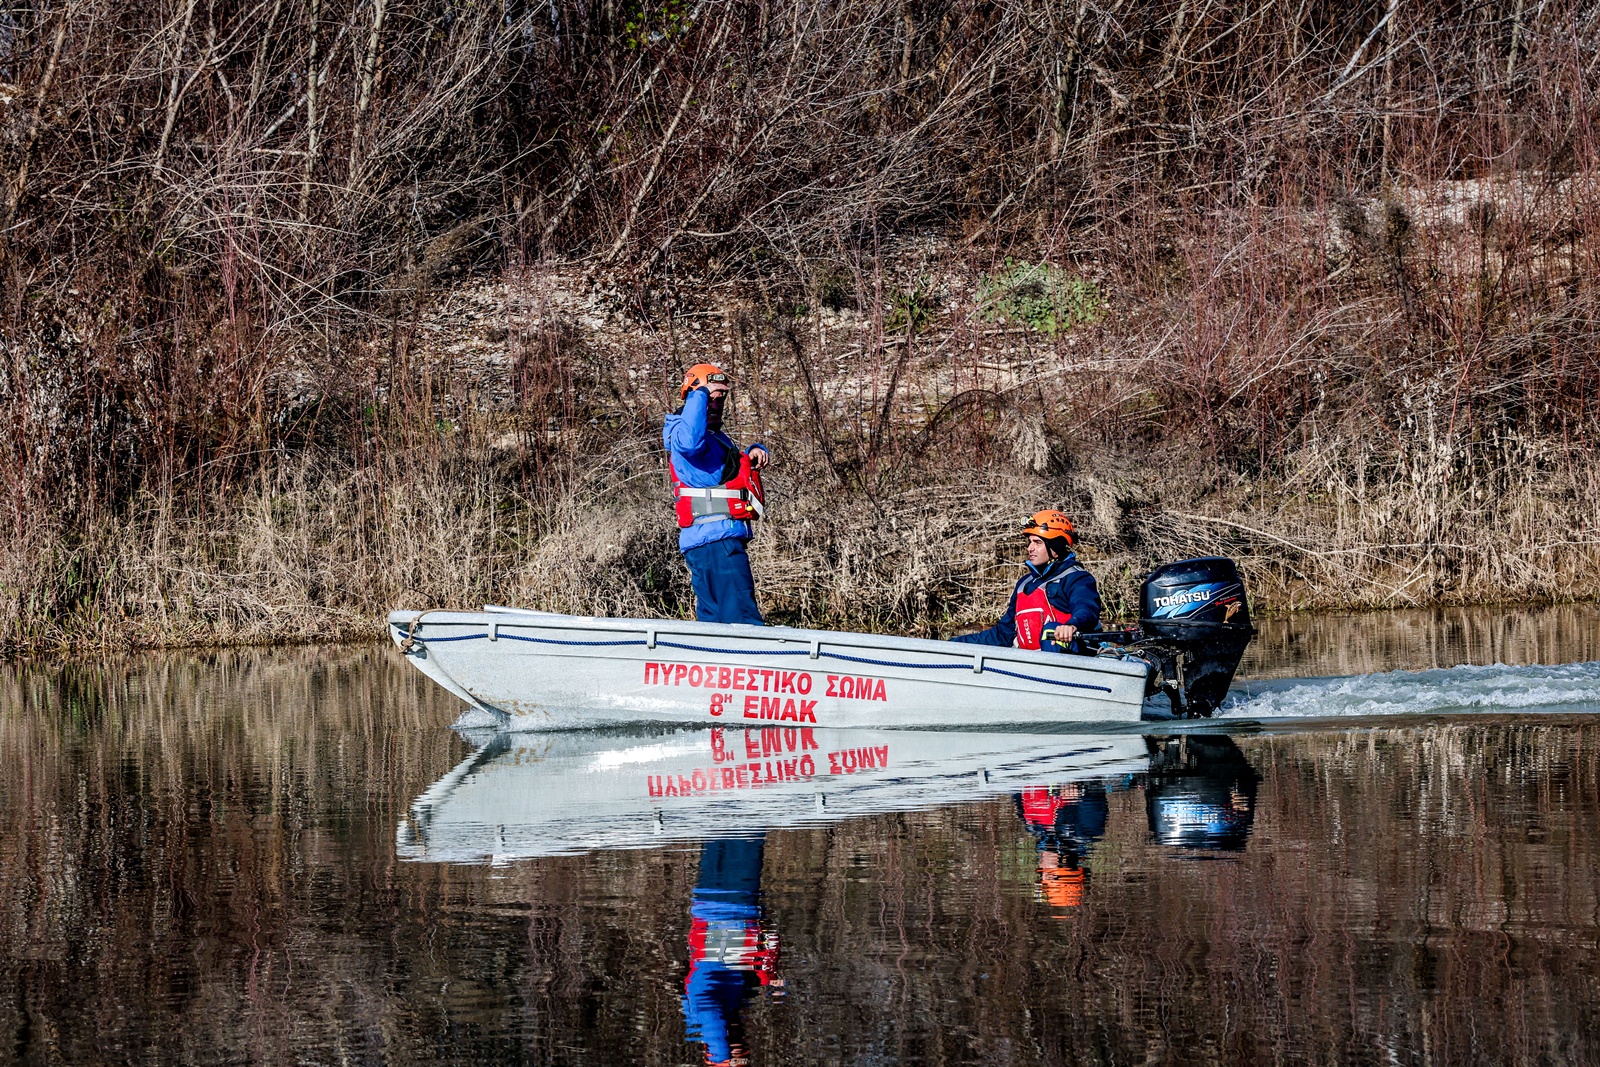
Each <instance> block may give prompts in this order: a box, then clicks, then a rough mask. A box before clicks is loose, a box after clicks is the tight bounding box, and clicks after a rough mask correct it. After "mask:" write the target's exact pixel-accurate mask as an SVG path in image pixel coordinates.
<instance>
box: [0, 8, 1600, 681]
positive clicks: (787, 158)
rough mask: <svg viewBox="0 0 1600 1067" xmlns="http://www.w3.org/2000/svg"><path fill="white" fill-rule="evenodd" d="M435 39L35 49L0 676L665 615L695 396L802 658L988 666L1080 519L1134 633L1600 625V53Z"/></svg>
mask: <svg viewBox="0 0 1600 1067" xmlns="http://www.w3.org/2000/svg"><path fill="white" fill-rule="evenodd" d="M446 8H447V9H446ZM446 8H435V7H434V6H430V5H429V4H428V3H427V2H424V0H419V2H416V3H413V2H411V0H405V2H400V0H385V2H381V3H374V4H366V3H360V4H333V5H332V6H331V7H330V6H327V5H322V4H312V5H310V6H309V8H304V6H303V5H297V4H293V3H291V4H288V5H279V4H273V5H267V6H262V7H250V8H241V9H239V10H237V11H235V10H232V9H229V10H226V11H224V10H221V9H218V10H215V11H213V10H211V9H206V10H204V11H202V10H201V9H200V8H198V7H196V6H195V5H194V4H192V3H191V4H189V5H188V6H187V7H186V8H185V9H184V10H185V14H183V16H182V17H180V18H172V17H169V16H168V15H166V14H163V13H161V12H159V11H156V10H155V9H150V10H148V11H146V10H144V9H138V10H134V9H129V10H128V11H127V12H125V13H123V14H124V15H125V16H126V17H125V18H124V17H122V16H121V15H118V16H117V17H113V15H112V13H110V9H105V10H102V9H101V8H82V7H80V6H73V5H68V6H65V7H62V8H59V9H56V8H50V7H40V8H38V9H37V10H33V9H30V11H29V13H28V15H27V18H25V19H23V20H22V21H20V22H18V23H17V25H16V27H15V28H14V31H15V32H12V33H10V34H9V35H8V36H4V37H3V39H0V155H3V157H4V167H0V170H3V171H4V172H5V173H6V174H8V175H9V178H8V179H7V181H6V183H5V187H4V190H3V197H0V418H3V425H4V426H5V429H6V432H5V433H3V434H0V534H3V536H0V603H3V604H4V605H5V607H6V610H5V611H4V612H3V614H0V650H4V651H6V652H11V653H19V652H29V651H38V650H45V649H61V648H81V647H129V646H134V647H147V646H159V645H175V644H215V643H233V642H256V641H312V640H327V639H343V638H353V637H370V636H372V635H374V634H375V633H376V632H377V631H378V629H379V627H380V625H381V619H382V617H383V615H384V613H385V612H386V611H387V610H388V609H390V608H392V607H394V606H397V605H401V604H406V605H467V606H472V605H476V604H479V603H482V602H484V601H513V602H517V603H521V604H526V605H529V606H534V607H542V608H549V609H554V610H565V611H578V612H583V613H606V614H666V615H674V614H685V613H687V611H688V610H689V589H688V583H687V580H686V575H685V573H684V571H683V569H682V566H681V561H680V560H679V559H678V558H677V555H676V552H675V550H674V540H673V537H674V530H673V527H672V525H671V520H670V518H669V515H668V511H667V508H666V490H665V478H664V471H663V466H662V462H661V455H660V451H659V443H658V442H659V433H660V423H661V419H662V417H663V415H664V414H665V413H666V412H667V411H668V410H670V409H671V407H672V406H673V405H674V404H675V403H676V393H675V389H676V385H677V383H678V382H679V381H680V380H681V377H682V374H683V371H684V369H685V368H686V367H687V366H689V365H691V364H693V363H696V362H701V361H712V362H716V363H719V364H722V365H724V366H725V367H726V368H727V369H728V370H729V371H730V372H731V373H732V374H733V375H734V376H735V377H736V378H737V379H738V382H739V386H738V390H737V400H736V402H735V405H734V409H733V411H732V414H731V418H730V428H731V429H732V430H733V431H734V432H735V433H736V434H738V435H739V436H740V437H741V438H743V439H746V440H749V439H752V438H758V437H759V438H761V439H762V440H764V441H766V442H767V443H768V444H770V445H771V446H772V450H773V453H774V455H775V456H776V457H777V462H778V466H777V467H775V468H774V470H773V473H772V478H771V482H772V492H773V508H772V518H771V521H770V522H769V523H767V524H766V526H765V528H764V530H763V533H762V536H761V537H760V538H759V539H758V541H757V543H756V546H755V548H754V551H753V556H754V563H755V567H756V571H757V576H758V579H759V581H760V583H761V589H762V592H763V597H764V603H765V605H766V607H767V610H768V611H769V613H770V614H771V616H772V617H773V619H774V620H775V621H782V622H792V623H798V624H802V625H812V626H827V627H848V628H855V629H868V630H878V629H881V630H890V631H895V632H908V633H917V634H926V633H937V632H943V631H946V630H948V629H950V628H956V627H962V626H968V625H974V624H977V623H979V622H983V621H986V620H987V619H989V618H991V617H992V616H993V615H994V614H995V613H996V612H997V611H998V610H999V609H1000V606H1001V604H1002V603H1003V600H1004V597H1005V594H1006V592H1007V590H1008V589H1009V587H1010V584H1011V580H1012V576H1013V575H1014V573H1015V570H1016V558H1017V552H1016V548H1015V541H1014V537H1015V531H1016V529H1017V526H1018V524H1019V522H1020V521H1021V519H1022V517H1023V516H1025V515H1027V514H1029V513H1031V512H1033V511H1035V510H1037V509H1038V508H1039V507H1041V506H1045V505H1050V506H1056V507H1060V508H1063V509H1065V510H1066V511H1068V512H1069V513H1071V514H1072V515H1073V516H1074V517H1075V518H1076V519H1077V520H1078V522H1079V525H1080V527H1081V529H1082V533H1083V555H1084V558H1085V560H1086V561H1087V562H1088V563H1089V564H1090V565H1091V566H1092V567H1094V568H1095V570H1096V572H1097V573H1098V574H1099V575H1100V576H1101V579H1102V585H1103V587H1104V588H1105V591H1106V596H1107V599H1108V601H1109V604H1110V606H1111V608H1112V609H1113V611H1119V612H1120V611H1125V610H1126V608H1127V606H1128V602H1129V599H1130V597H1131V595H1132V592H1133V590H1134V589H1135V588H1136V585H1137V580H1138V576H1139V574H1140V573H1141V572H1142V571H1144V570H1145V569H1146V568H1147V567H1149V566H1150V565H1152V564H1154V563H1157V562H1160V561H1164V560H1169V559H1173V558H1177V557H1181V556H1186V555H1193V554H1199V553H1212V552H1218V553H1224V554H1227V555H1230V556H1234V557H1237V558H1239V559H1240V561H1241V563H1242V564H1243V566H1244V568H1245V571H1246V574H1247V576H1248V579H1249V581H1250V583H1251V586H1252V589H1253V590H1254V591H1255V595H1256V598H1257V603H1258V604H1259V605H1260V606H1261V607H1262V608H1263V609H1264V610H1267V611H1296V610H1350V609H1368V608H1386V607H1396V606H1417V605H1430V604H1467V603H1495V602H1508V601H1509V602H1517V601H1538V602H1559V601H1581V600H1586V599H1591V598H1593V597H1594V596H1595V595H1596V593H1597V591H1600V459H1597V456H1600V327H1597V325H1596V324H1600V284H1597V281H1596V279H1600V175H1597V173H1596V166H1595V162H1596V160H1597V159H1600V138H1597V137H1596V134H1595V130H1596V129H1600V127H1597V126H1596V125H1595V124H1594V123H1593V122H1592V121H1591V119H1592V116H1593V115H1594V114H1596V113H1600V87H1597V83H1596V81H1595V79H1594V78H1593V77H1592V74H1591V72H1592V71H1594V70H1595V69H1596V64H1597V63H1600V54H1597V53H1600V44H1597V42H1600V35H1596V34H1593V33H1589V32H1588V27H1589V24H1590V22H1592V21H1593V14H1592V12H1590V11H1588V9H1586V8H1583V7H1582V6H1581V5H1571V4H1567V3H1552V4H1547V5H1541V6H1540V7H1539V8H1538V10H1537V11H1534V12H1528V11H1525V10H1524V8H1523V5H1522V4H1520V3H1517V4H1514V5H1513V4H1511V3H1510V2H1509V0H1507V3H1506V4H1488V5H1483V6H1479V7H1477V8H1474V9H1473V10H1472V11H1471V12H1469V13H1467V14H1463V13H1462V12H1461V11H1460V10H1458V8H1457V7H1455V6H1450V5H1438V4H1428V3H1419V4H1408V5H1406V7H1405V10H1404V12H1401V11H1400V9H1399V8H1398V7H1394V6H1390V7H1389V8H1387V9H1381V8H1373V9H1372V10H1370V11H1363V12H1360V13H1358V14H1357V15H1351V14H1350V13H1349V12H1345V11H1343V10H1335V9H1333V8H1328V9H1326V10H1322V9H1313V8H1309V7H1305V6H1304V5H1301V6H1299V7H1293V8H1283V9H1281V10H1280V9H1278V8H1276V7H1273V6H1271V5H1268V6H1266V7H1262V8H1260V9H1259V10H1252V11H1250V12H1246V13H1243V14H1240V13H1235V12H1232V11H1231V9H1227V8H1226V7H1225V6H1219V5H1217V4H1207V5H1202V6H1201V7H1200V8H1195V7H1194V5H1192V4H1190V3H1188V2H1186V0H1185V2H1179V3H1172V2H1170V0H1149V2H1141V3H1137V4H1133V5H1131V6H1124V7H1120V8H1116V9H1115V10H1110V9H1108V10H1106V11H1100V10H1098V9H1096V10H1091V9H1090V8H1086V7H1083V6H1082V5H1076V6H1075V5H1070V4H1060V3H1048V4H1045V5H1044V7H1043V8H1040V7H1039V6H1038V5H1037V4H1031V3H1030V4H1017V3H1012V2H1009V0H1006V2H1001V3H998V4H993V5H985V6H983V7H981V8H966V7H961V6H959V5H957V6H953V7H945V6H941V5H939V4H934V5H932V6H928V5H925V4H921V3H915V4H912V5H910V6H909V7H908V6H906V5H903V4H902V5H892V4H891V5H877V6H873V5H872V4H870V3H848V4H844V5H834V6H826V5H824V6H816V5H812V4H809V3H806V2H804V0H802V2H799V3H797V4H794V5H791V6H790V8H788V9H786V13H782V14H779V15H776V16H774V15H773V14H772V12H770V11H769V10H768V8H766V7H762V6H759V5H758V6H756V7H749V6H738V5H732V6H729V5H721V6H718V5H709V6H702V7H697V8H695V9H694V11H693V12H682V11H678V10H677V9H676V8H675V7H674V6H673V5H670V4H669V5H667V6H666V7H665V8H662V9H661V10H660V11H655V10H653V9H652V10H651V11H650V12H641V13H638V14H637V17H635V16H634V15H628V14H626V13H624V12H623V10H622V9H621V8H617V7H616V6H615V5H600V6H599V7H598V8H596V7H594V6H593V5H572V4H567V3H561V2H558V3H556V4H554V5H552V6H551V7H550V10H549V14H550V16H551V18H550V20H549V21H548V23H547V22H546V21H545V20H544V19H543V18H542V17H537V18H536V17H535V16H534V15H533V13H532V12H531V10H522V9H516V10H513V8H504V10H502V9H501V8H499V7H492V6H491V7H474V8H471V9H470V10H468V9H458V7H456V6H450V5H446ZM1502 8H1504V9H1505V10H1502ZM19 17H20V16H19ZM197 19H198V20H199V21H196V20H197ZM201 23H204V24H205V25H204V26H202V25H201ZM335 24H337V25H338V26H339V27H340V28H339V29H338V30H337V31H335V30H334V29H333V27H334V25H335ZM1402 25H1403V27H1404V29H1403V30H1402V29H1401V27H1402ZM202 40H203V41H205V42H207V43H206V44H205V45H204V46H203V49H202V46H201V45H199V43H198V42H200V41H202ZM1380 42H1382V43H1380ZM197 50H199V51H197ZM308 71H315V73H314V74H308V73H307V72H308ZM802 72H806V73H804V74H803V76H802ZM816 72H831V73H829V74H828V76H826V77H821V76H820V75H816ZM978 72H982V76H981V77H979V76H977V73H978ZM1263 86H1270V87H1271V89H1270V91H1265V92H1264V91H1262V87H1263Z"/></svg>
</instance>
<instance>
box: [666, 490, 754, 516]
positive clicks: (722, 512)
mask: <svg viewBox="0 0 1600 1067" xmlns="http://www.w3.org/2000/svg"><path fill="white" fill-rule="evenodd" d="M678 495H679V496H682V497H688V498H689V513H690V514H691V515H693V516H694V517H695V522H697V523H698V522H699V521H700V520H701V519H702V518H722V517H723V516H731V515H732V514H733V509H732V508H731V507H729V506H728V504H729V501H732V500H742V501H744V502H745V503H746V504H748V505H749V507H750V510H751V511H753V512H755V513H756V517H757V518H761V517H763V516H765V515H766V513H767V509H766V508H764V507H762V506H761V501H759V500H757V499H756V498H755V494H753V493H751V492H749V491H748V490H745V489H724V488H722V487H721V486H720V485H719V486H714V487H712V488H709V489H696V488H694V487H692V486H687V485H683V486H679V487H678ZM735 521H743V520H735Z"/></svg>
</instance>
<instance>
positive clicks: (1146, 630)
mask: <svg viewBox="0 0 1600 1067" xmlns="http://www.w3.org/2000/svg"><path fill="white" fill-rule="evenodd" d="M1139 629H1140V631H1141V635H1142V636H1141V640H1139V641H1138V642H1137V643H1136V645H1135V646H1134V647H1133V648H1131V649H1130V651H1133V652H1135V653H1137V654H1139V655H1140V656H1141V657H1142V658H1144V659H1146V660H1148V661H1149V662H1150V663H1151V664H1152V665H1153V666H1154V667H1155V668H1156V670H1155V671H1154V672H1152V674H1151V681H1150V687H1149V691H1148V693H1147V695H1154V694H1155V693H1156V692H1165V693H1166V694H1167V697H1168V698H1169V699H1170V700H1171V701H1172V713H1173V715H1175V716H1177V717H1179V718H1198V717H1201V716H1209V715H1210V714H1211V713H1212V712H1214V711H1216V710H1217V708H1218V706H1220V705H1221V703H1222V701H1223V699H1224V698H1225V697H1226V696H1227V695H1228V686H1229V685H1231V684H1232V683H1233V672H1234V671H1236V670H1238V668H1239V660H1240V658H1241V657H1242V656H1243V655H1244V650H1245V646H1246V645H1248V644H1249V643H1250V639H1251V638H1252V637H1254V636H1255V632H1256V631H1255V627H1253V626H1251V625H1250V605H1249V602H1248V601H1247V600H1246V598H1245V592H1244V582H1243V581H1242V580H1241V579H1240V578H1239V568H1238V567H1237V566H1235V565H1234V562H1233V560H1231V559H1226V558H1224V557H1222V556H1205V557H1202V558H1200V559H1184V560H1179V561H1178V562H1176V563H1168V564H1165V565H1163V566H1160V567H1157V568H1156V569H1155V570H1153V571H1151V572H1150V574H1149V575H1148V576H1146V578H1145V580H1144V585H1143V586H1142V587H1141V588H1140V590H1139Z"/></svg>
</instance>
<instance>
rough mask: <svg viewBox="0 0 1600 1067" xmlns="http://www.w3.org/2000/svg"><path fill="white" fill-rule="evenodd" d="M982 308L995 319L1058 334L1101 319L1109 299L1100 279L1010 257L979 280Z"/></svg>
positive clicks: (979, 305) (989, 316)
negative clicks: (1091, 278)
mask: <svg viewBox="0 0 1600 1067" xmlns="http://www.w3.org/2000/svg"><path fill="white" fill-rule="evenodd" d="M978 308H979V313H980V314H981V315H982V316H983V317H984V319H985V320H987V321H989V322H998V323H1002V324H1010V323H1020V324H1023V325H1026V326H1030V327H1032V328H1033V329H1035V330H1038V331H1039V332H1040V333H1042V334H1046V335H1047V336H1052V337H1053V336H1055V335H1056V334H1058V333H1061V332H1063V331H1066V330H1070V329H1072V327H1074V326H1080V325H1084V324H1087V323H1092V322H1098V321H1099V320H1100V318H1101V317H1102V316H1103V315H1104V314H1105V310H1106V302H1105V298H1104V297H1103V296H1101V294H1100V289H1099V287H1098V286H1096V285H1095V284H1094V282H1091V281H1089V280H1087V279H1085V278H1080V277H1078V276H1077V275H1075V274H1070V273H1068V272H1067V271H1065V270H1062V269H1061V268H1060V267H1055V266H1051V265H1050V264H1049V263H1024V262H1019V261H1017V260H1013V259H1007V260H1006V261H1005V265H1004V266H1003V267H1002V268H1001V269H1000V270H998V271H996V272H995V273H993V274H985V275H984V276H983V277H982V278H981V279H980V280H979V282H978Z"/></svg>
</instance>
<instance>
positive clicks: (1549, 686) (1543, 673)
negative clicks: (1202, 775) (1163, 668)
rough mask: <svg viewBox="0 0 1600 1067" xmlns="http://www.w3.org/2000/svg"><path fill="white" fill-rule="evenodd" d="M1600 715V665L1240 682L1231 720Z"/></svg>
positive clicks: (1227, 707) (1229, 707) (1227, 714)
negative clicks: (1591, 713)
mask: <svg viewBox="0 0 1600 1067" xmlns="http://www.w3.org/2000/svg"><path fill="white" fill-rule="evenodd" d="M1582 712H1600V662H1590V663H1563V664H1558V665H1554V666H1549V665H1544V664H1532V665H1527V666H1520V667H1510V666H1507V665H1505V664H1503V663H1496V664H1493V665H1491V666H1487V667H1474V666H1465V667H1449V668H1444V669H1439V670H1427V671H1391V672H1388V673H1385V674H1362V675H1355V676H1353V677H1345V678H1286V679H1275V680H1272V681H1257V682H1251V681H1241V682H1235V683H1234V687H1233V692H1232V695H1231V696H1230V697H1229V699H1228V701H1227V703H1226V704H1224V705H1223V707H1222V709H1221V710H1220V711H1219V712H1218V718H1224V719H1246V718H1247V719H1252V720H1258V721H1259V720H1263V719H1344V718H1365V717H1377V716H1387V715H1468V714H1495V713H1514V714H1530V713H1534V714H1537V713H1545V714H1550V713H1566V714H1571V713H1582Z"/></svg>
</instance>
